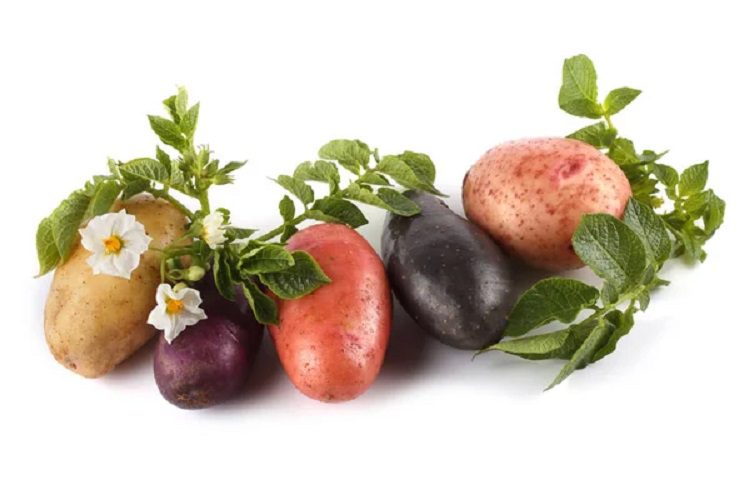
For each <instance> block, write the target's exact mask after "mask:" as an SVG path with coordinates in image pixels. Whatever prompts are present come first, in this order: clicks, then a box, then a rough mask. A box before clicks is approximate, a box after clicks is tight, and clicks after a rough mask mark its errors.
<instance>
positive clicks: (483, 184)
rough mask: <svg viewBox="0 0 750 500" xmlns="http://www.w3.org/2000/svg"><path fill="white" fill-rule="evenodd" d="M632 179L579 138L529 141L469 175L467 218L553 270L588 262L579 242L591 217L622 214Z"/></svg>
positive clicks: (488, 158)
mask: <svg viewBox="0 0 750 500" xmlns="http://www.w3.org/2000/svg"><path fill="white" fill-rule="evenodd" d="M630 196H631V190H630V184H629V182H628V179H627V178H626V177H625V175H624V174H623V172H622V170H620V167H618V166H617V165H616V164H615V163H614V162H613V161H612V160H610V159H609V158H607V157H606V156H605V155H604V154H602V153H601V152H600V151H599V150H597V149H596V148H594V147H593V146H590V145H588V144H585V143H583V142H580V141H576V140H573V139H562V138H545V139H525V140H518V141H512V142H507V143H504V144H500V145H499V146H496V147H495V148H493V149H490V150H489V151H487V153H485V154H484V155H483V156H482V157H481V158H480V159H479V161H478V162H477V163H476V164H474V166H473V167H471V169H470V170H469V172H468V173H467V174H466V177H465V178H464V185H463V202H464V209H465V211H466V216H467V217H468V218H469V219H470V220H471V221H472V222H474V223H475V224H477V225H479V226H480V227H482V228H483V229H484V230H486V231H487V232H488V233H490V235H491V236H492V237H493V238H494V239H495V241H497V242H498V243H500V245H501V246H502V247H503V248H504V249H505V250H507V251H508V252H509V253H511V254H513V255H516V256H517V257H519V258H521V259H522V260H524V261H525V262H527V263H528V264H530V265H532V266H534V267H538V268H542V269H547V270H550V271H562V270H567V269H575V268H578V267H581V266H583V263H582V262H581V260H580V259H579V258H578V256H576V254H575V253H574V251H573V246H572V244H571V238H572V236H573V233H574V232H575V230H576V227H577V226H578V223H579V222H580V220H581V217H582V216H583V215H584V214H588V213H601V212H603V213H608V214H612V215H614V216H616V217H622V214H623V211H624V210H625V205H626V204H627V202H628V198H630Z"/></svg>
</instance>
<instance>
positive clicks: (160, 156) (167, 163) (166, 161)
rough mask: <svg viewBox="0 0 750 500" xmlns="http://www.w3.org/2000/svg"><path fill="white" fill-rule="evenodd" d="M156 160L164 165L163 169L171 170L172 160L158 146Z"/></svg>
mask: <svg viewBox="0 0 750 500" xmlns="http://www.w3.org/2000/svg"><path fill="white" fill-rule="evenodd" d="M156 160H157V161H158V162H159V163H161V164H162V165H164V168H168V169H170V170H171V169H172V158H170V157H169V155H168V154H167V153H166V151H164V150H163V149H162V148H160V147H159V146H156Z"/></svg>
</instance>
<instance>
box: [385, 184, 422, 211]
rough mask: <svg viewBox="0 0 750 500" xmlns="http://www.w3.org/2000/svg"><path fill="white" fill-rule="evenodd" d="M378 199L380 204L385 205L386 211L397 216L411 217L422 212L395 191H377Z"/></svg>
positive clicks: (386, 189)
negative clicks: (380, 201)
mask: <svg viewBox="0 0 750 500" xmlns="http://www.w3.org/2000/svg"><path fill="white" fill-rule="evenodd" d="M378 198H380V199H381V200H382V202H383V203H385V205H386V208H387V209H388V210H390V211H391V212H393V213H394V214H397V215H403V216H405V217H411V216H412V215H417V214H418V213H419V212H421V211H422V210H421V209H420V208H419V205H417V204H416V203H414V202H413V201H411V200H410V199H409V198H407V197H406V196H404V195H403V194H401V193H399V192H398V191H396V190H395V189H390V188H380V189H379V190H378Z"/></svg>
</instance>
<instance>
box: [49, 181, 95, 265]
mask: <svg viewBox="0 0 750 500" xmlns="http://www.w3.org/2000/svg"><path fill="white" fill-rule="evenodd" d="M90 202H91V197H90V196H88V195H86V194H85V193H84V192H83V191H74V192H73V193H71V195H70V196H68V198H66V199H65V200H63V202H62V203H60V205H59V206H58V207H57V208H56V209H55V210H54V211H53V212H52V215H51V216H50V220H51V223H52V236H53V238H54V240H55V245H56V246H57V250H58V251H59V252H60V257H61V259H62V261H63V262H65V261H66V260H67V258H68V256H69V255H70V252H71V250H72V249H73V245H74V244H75V242H76V240H77V238H78V229H79V228H80V227H81V224H82V223H83V219H84V217H85V216H86V212H87V211H88V208H89V203H90Z"/></svg>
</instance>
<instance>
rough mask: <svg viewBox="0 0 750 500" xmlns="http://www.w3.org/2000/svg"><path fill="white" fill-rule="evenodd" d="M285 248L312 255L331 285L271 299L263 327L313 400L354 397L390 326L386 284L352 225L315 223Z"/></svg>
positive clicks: (373, 369)
mask: <svg viewBox="0 0 750 500" xmlns="http://www.w3.org/2000/svg"><path fill="white" fill-rule="evenodd" d="M287 249H288V250H289V251H293V250H304V251H306V252H308V253H309V254H310V255H312V256H313V257H314V258H315V260H316V261H317V262H318V264H320V267H321V268H322V269H323V271H324V272H325V273H326V274H327V275H328V277H329V278H330V279H331V283H329V284H326V285H323V286H321V287H320V288H318V289H317V290H315V291H314V292H313V293H311V294H310V295H307V296H304V297H302V298H299V299H296V300H279V299H276V301H277V304H278V306H279V324H278V325H270V327H269V331H270V332H271V337H272V339H273V342H274V344H275V346H276V351H277V353H278V355H279V359H280V360H281V364H282V366H283V367H284V370H285V371H286V373H287V375H289V378H290V379H291V381H292V383H293V384H294V385H295V386H296V387H297V389H299V390H300V391H301V392H302V393H303V394H305V395H307V396H309V397H311V398H313V399H317V400H319V401H326V402H335V401H347V400H350V399H354V398H356V397H357V396H359V395H360V394H362V393H363V392H364V391H365V390H367V388H368V387H370V385H371V384H372V383H373V381H374V380H375V378H376V377H377V375H378V372H379V371H380V366H381V365H382V364H383V357H384V355H385V350H386V346H387V345H388V337H389V336H390V331H391V290H390V288H389V286H388V279H387V278H386V274H385V268H384V266H383V263H382V262H381V261H380V258H379V257H378V255H377V254H376V253H375V250H374V249H373V248H372V247H371V246H370V244H369V243H368V242H367V240H365V239H364V238H363V237H362V236H360V235H359V233H357V232H356V231H354V230H353V229H350V228H348V227H347V226H344V225H340V224H317V225H315V226H311V227H308V228H306V229H303V230H302V231H300V232H298V233H297V234H295V235H294V236H293V237H292V238H290V240H289V242H288V245H287Z"/></svg>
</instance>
